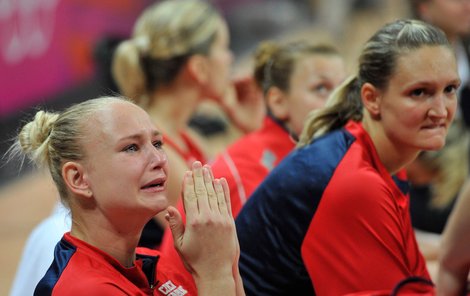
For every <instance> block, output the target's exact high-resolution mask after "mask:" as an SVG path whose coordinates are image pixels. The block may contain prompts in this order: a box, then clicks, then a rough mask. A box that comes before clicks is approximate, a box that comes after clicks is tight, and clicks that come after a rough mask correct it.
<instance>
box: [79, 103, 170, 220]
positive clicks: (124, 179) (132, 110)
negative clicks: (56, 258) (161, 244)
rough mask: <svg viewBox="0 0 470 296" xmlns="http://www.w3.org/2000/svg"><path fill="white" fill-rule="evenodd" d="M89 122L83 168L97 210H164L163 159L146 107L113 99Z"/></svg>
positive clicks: (137, 214)
mask: <svg viewBox="0 0 470 296" xmlns="http://www.w3.org/2000/svg"><path fill="white" fill-rule="evenodd" d="M89 125H90V127H89V128H88V131H87V140H86V141H85V143H84V147H85V152H86V155H87V159H86V164H85V168H86V174H87V178H88V180H89V183H90V188H91V190H92V192H93V197H94V198H95V199H96V202H97V205H98V207H99V208H100V211H102V212H103V213H104V214H105V215H106V216H107V217H119V216H121V218H120V219H122V217H124V215H125V216H126V217H128V219H132V218H136V219H142V218H143V219H146V218H149V217H152V216H153V215H155V214H156V213H157V212H159V211H162V210H164V209H165V208H166V207H167V203H168V201H167V198H166V190H165V184H166V178H167V175H168V174H167V172H168V161H167V156H166V153H165V152H164V151H163V149H162V147H161V144H162V135H161V134H160V133H159V132H158V131H157V129H156V128H155V126H154V125H153V123H152V122H151V120H150V118H149V116H148V115H147V113H146V112H145V111H143V110H142V109H141V108H139V107H137V106H135V105H132V104H130V103H127V102H118V103H112V104H111V105H110V106H107V108H106V109H105V110H102V111H98V114H97V117H96V119H95V118H94V119H93V120H92V122H91V123H90V124H89ZM124 220H127V218H126V219H124ZM129 221H130V220H129Z"/></svg>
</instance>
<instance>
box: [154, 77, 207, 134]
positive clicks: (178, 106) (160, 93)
mask: <svg viewBox="0 0 470 296" xmlns="http://www.w3.org/2000/svg"><path fill="white" fill-rule="evenodd" d="M200 100H201V93H200V91H199V90H198V89H197V88H194V87H188V86H187V85H181V84H177V83H175V85H171V86H168V87H161V88H160V89H158V90H157V91H155V92H154V94H153V96H152V98H151V103H150V106H149V108H148V110H147V112H148V114H149V115H150V117H151V118H152V120H153V122H154V123H155V124H156V125H157V127H158V128H160V129H162V130H163V132H164V133H167V134H170V135H172V136H173V135H177V133H178V132H180V131H181V130H185V129H186V127H187V124H188V122H189V120H190V119H191V116H192V115H193V113H194V112H195V110H196V108H197V106H198V104H199V101H200Z"/></svg>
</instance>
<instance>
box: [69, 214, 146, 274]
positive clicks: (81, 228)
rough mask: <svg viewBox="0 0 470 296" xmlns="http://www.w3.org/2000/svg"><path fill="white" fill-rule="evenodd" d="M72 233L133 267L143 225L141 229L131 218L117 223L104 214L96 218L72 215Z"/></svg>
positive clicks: (124, 264)
mask: <svg viewBox="0 0 470 296" xmlns="http://www.w3.org/2000/svg"><path fill="white" fill-rule="evenodd" d="M72 218H73V219H72V228H71V231H70V233H71V235H72V236H74V237H76V238H78V239H81V240H83V241H85V242H87V243H88V244H90V245H92V246H94V247H96V248H98V249H100V250H101V251H103V252H105V253H107V254H109V255H110V256H112V257H113V258H115V259H116V260H117V261H119V263H121V264H122V265H123V266H124V267H131V266H133V265H134V261H135V249H136V247H137V244H138V242H139V239H140V236H141V233H142V229H143V225H142V227H140V228H139V231H135V227H132V226H131V223H129V220H127V219H126V221H127V223H125V224H126V225H125V226H123V225H122V224H124V223H122V224H121V225H116V223H112V222H111V221H109V220H107V219H106V218H105V217H104V216H102V217H99V218H98V219H94V217H92V215H87V214H85V215H81V217H80V216H79V217H75V216H74V215H72Z"/></svg>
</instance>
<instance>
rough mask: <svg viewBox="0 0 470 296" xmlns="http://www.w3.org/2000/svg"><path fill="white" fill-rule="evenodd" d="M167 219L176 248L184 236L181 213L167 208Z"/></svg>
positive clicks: (172, 208)
mask: <svg viewBox="0 0 470 296" xmlns="http://www.w3.org/2000/svg"><path fill="white" fill-rule="evenodd" d="M165 219H166V220H167V221H168V226H169V227H170V230H171V234H172V235H173V242H174V244H175V246H176V245H178V246H179V245H180V242H181V241H182V240H183V235H184V224H183V219H182V217H181V214H180V212H179V211H178V210H177V209H176V208H174V207H172V206H170V207H168V208H167V214H166V215H165Z"/></svg>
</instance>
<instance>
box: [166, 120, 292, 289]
mask: <svg viewBox="0 0 470 296" xmlns="http://www.w3.org/2000/svg"><path fill="white" fill-rule="evenodd" d="M294 145H295V144H294V141H293V140H292V138H291V137H290V135H289V133H288V132H287V130H286V129H284V128H283V127H282V126H281V124H280V123H278V122H277V121H275V120H274V119H273V118H271V117H266V118H265V119H264V122H263V126H262V127H261V129H259V130H258V131H256V132H253V133H250V134H248V135H246V136H244V137H243V138H241V139H240V140H238V141H237V142H235V143H234V144H233V145H231V146H230V147H229V148H228V149H227V150H226V151H225V152H223V154H221V155H220V156H219V157H218V158H217V159H216V160H215V161H214V163H212V164H211V169H212V172H213V174H214V177H215V178H221V177H225V178H226V179H227V183H228V185H229V188H230V201H231V206H232V213H233V216H234V217H235V216H236V215H237V214H238V212H239V211H240V209H241V207H242V206H243V204H244V203H245V202H246V200H247V199H248V198H249V197H250V195H251V193H252V192H253V191H254V190H255V188H256V186H258V185H259V184H260V183H261V181H262V180H263V179H264V178H265V177H266V175H267V174H268V173H269V172H270V171H271V170H272V169H273V168H274V166H276V165H277V164H278V163H279V162H280V161H281V160H282V159H283V158H284V157H285V156H286V155H287V154H288V153H289V152H290V151H291V150H292V149H293V148H294ZM177 208H178V210H179V211H180V213H183V218H184V209H183V204H182V202H181V201H179V203H178V206H177ZM160 250H161V251H162V253H163V254H164V256H165V258H166V259H167V260H168V261H169V262H171V263H172V265H173V266H175V268H177V269H178V270H181V273H182V274H184V276H185V277H186V278H188V280H189V281H192V282H193V279H192V276H191V274H190V273H189V272H188V271H186V269H185V268H184V265H183V263H182V261H181V259H180V257H179V255H178V253H177V252H176V250H175V248H174V247H173V237H172V235H171V232H167V233H165V235H164V237H163V242H162V245H161V247H160ZM193 286H195V284H194V282H193Z"/></svg>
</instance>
